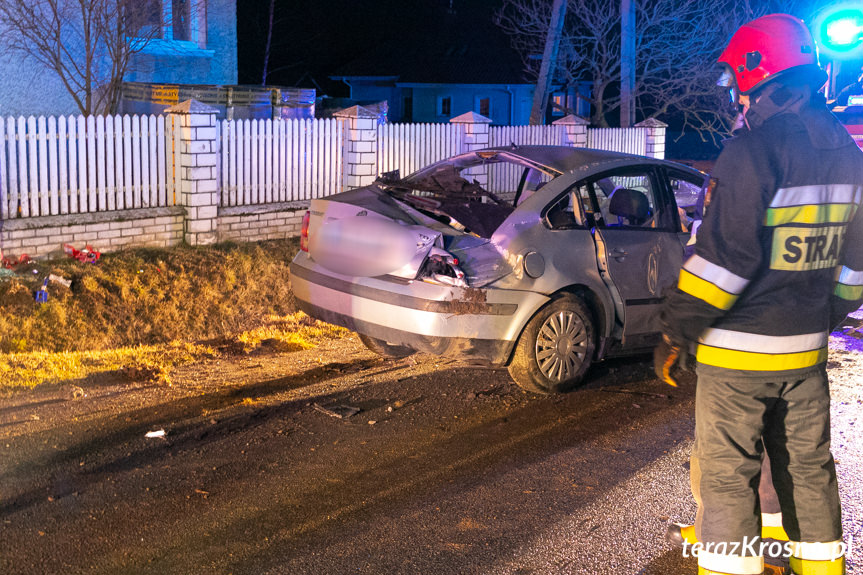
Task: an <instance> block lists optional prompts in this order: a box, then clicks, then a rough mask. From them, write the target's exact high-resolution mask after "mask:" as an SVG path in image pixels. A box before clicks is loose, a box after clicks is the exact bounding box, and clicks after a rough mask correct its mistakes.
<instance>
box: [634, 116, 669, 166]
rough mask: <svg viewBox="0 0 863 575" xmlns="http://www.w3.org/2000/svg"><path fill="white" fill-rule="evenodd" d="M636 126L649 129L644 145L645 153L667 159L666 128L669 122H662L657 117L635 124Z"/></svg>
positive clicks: (652, 156)
mask: <svg viewBox="0 0 863 575" xmlns="http://www.w3.org/2000/svg"><path fill="white" fill-rule="evenodd" d="M635 127H636V128H646V129H647V142H645V146H644V155H645V156H649V157H651V158H658V159H660V160H664V159H665V129H666V128H667V127H668V124H666V123H664V122H660V121H659V120H657V119H656V118H648V119H647V120H645V121H643V122H639V123H638V124H636V125H635Z"/></svg>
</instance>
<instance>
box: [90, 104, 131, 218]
mask: <svg viewBox="0 0 863 575" xmlns="http://www.w3.org/2000/svg"><path fill="white" fill-rule="evenodd" d="M105 144H106V138H105V117H104V116H96V154H97V155H96V178H97V181H98V183H99V186H98V203H97V208H96V209H95V210H93V209H92V208H93V206H92V205H91V206H90V208H91V211H100V212H101V211H102V210H105V209H107V207H108V162H107V160H108V158H107V150H106V149H105V147H106V146H105ZM90 162H91V163H92V162H93V160H92V159H91V160H90ZM117 163H119V158H117ZM124 207H125V206H124Z"/></svg>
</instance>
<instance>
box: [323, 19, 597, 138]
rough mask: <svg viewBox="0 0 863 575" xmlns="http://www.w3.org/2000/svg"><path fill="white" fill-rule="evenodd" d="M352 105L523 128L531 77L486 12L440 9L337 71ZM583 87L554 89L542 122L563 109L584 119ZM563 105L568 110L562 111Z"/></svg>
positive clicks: (399, 115)
mask: <svg viewBox="0 0 863 575" xmlns="http://www.w3.org/2000/svg"><path fill="white" fill-rule="evenodd" d="M330 79H332V80H336V81H340V82H342V83H343V84H344V85H345V86H346V87H347V88H348V91H349V99H350V100H351V101H353V102H355V103H363V102H379V101H383V100H386V101H387V102H388V108H389V113H388V120H389V121H390V122H417V123H419V122H430V123H440V122H447V121H449V120H450V119H451V118H454V117H456V116H459V115H461V114H463V113H465V112H471V111H473V112H476V113H477V114H480V115H482V116H485V117H487V118H490V119H491V121H492V123H493V124H498V125H524V124H527V123H528V120H529V118H530V110H531V107H532V105H533V91H534V87H535V84H534V81H533V80H531V79H530V78H528V77H527V75H526V74H525V72H524V65H523V62H522V59H521V56H520V55H519V54H518V53H517V52H516V51H515V50H513V48H512V47H511V45H510V41H509V37H508V36H507V35H506V34H505V33H504V32H503V31H502V30H500V29H499V28H498V27H497V26H495V25H494V23H493V22H492V20H491V12H489V11H488V10H487V9H483V10H470V9H469V7H467V8H465V9H462V10H458V11H455V10H452V9H450V10H449V11H446V10H442V11H441V14H440V17H439V18H438V19H437V21H435V22H429V23H427V26H424V27H423V28H422V29H421V30H412V31H411V32H410V33H405V34H403V35H402V37H401V38H395V39H390V40H388V41H387V42H385V43H384V44H381V45H379V46H377V47H375V48H373V49H371V50H369V51H367V52H366V53H364V54H362V55H361V56H360V57H358V58H357V59H356V60H354V61H352V62H349V63H348V64H346V65H344V66H342V67H341V68H340V69H338V70H336V71H335V72H334V73H333V74H332V75H331V76H330ZM588 90H589V85H588V84H586V83H585V84H583V85H577V86H570V87H567V88H566V89H563V88H561V87H560V86H555V87H553V91H554V93H553V94H552V97H551V101H552V102H553V103H557V105H558V106H559V108H555V107H553V106H551V105H549V107H548V114H547V120H548V121H552V120H555V119H557V118H558V117H563V116H564V115H566V114H568V113H573V112H574V113H577V114H578V115H583V116H589V115H590V109H589V105H588V103H587V101H586V100H584V99H582V98H579V97H578V94H579V92H580V93H581V94H587V93H589V92H588ZM564 107H566V108H568V109H569V111H565V110H564V109H563V108H564Z"/></svg>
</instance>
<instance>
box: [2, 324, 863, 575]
mask: <svg viewBox="0 0 863 575" xmlns="http://www.w3.org/2000/svg"><path fill="white" fill-rule="evenodd" d="M854 365H855V366H857V365H858V364H854ZM839 367H840V368H841V367H842V365H841V361H840V365H839ZM849 369H851V368H849ZM854 369H856V368H854ZM85 391H86V396H85V397H82V398H77V399H72V395H71V394H70V393H69V390H68V389H67V388H60V389H49V390H44V391H38V392H35V393H31V394H27V395H19V396H15V397H12V398H7V399H3V400H0V573H4V574H13V573H15V574H17V573H28V574H29V573H34V574H35V573H39V574H43V573H84V572H86V573H160V574H161V573H238V574H239V573H250V574H269V573H272V574H282V573H285V574H305V573H308V574H329V573H332V574H343V573H375V574H402V573H434V574H438V573H441V574H445V573H453V574H455V573H459V574H464V573H476V574H480V573H482V574H485V573H507V574H519V575H526V574H549V573H560V574H564V573H566V574H570V573H571V574H580V573H585V574H587V573H591V574H603V573H609V574H610V573H614V574H620V573H641V574H648V575H660V574H661V575H665V574H673V573H694V572H695V567H694V562H693V561H692V560H691V559H684V558H682V557H681V555H680V553H679V552H678V551H676V550H673V549H671V548H670V547H668V546H667V545H666V544H665V542H664V541H663V533H664V530H665V525H666V524H667V522H668V521H669V520H691V519H692V517H693V515H694V506H693V503H692V501H691V496H690V495H689V488H688V471H687V457H688V451H689V446H690V445H691V440H692V429H693V421H692V411H693V395H694V385H693V382H692V381H691V380H689V381H688V382H687V383H686V384H685V385H684V386H682V387H681V388H679V389H677V390H673V389H671V388H668V387H667V386H664V385H663V384H660V383H659V382H657V381H656V380H655V379H654V378H653V377H652V372H651V370H650V368H649V365H648V362H647V361H646V360H645V358H640V359H635V360H615V361H610V362H606V363H604V364H602V365H600V366H599V367H598V368H597V369H595V370H594V372H593V376H592V377H591V379H590V381H589V382H588V383H587V384H586V385H585V386H583V387H582V388H580V389H578V390H576V391H575V392H573V393H570V394H567V395H565V396H557V397H542V396H535V395H528V394H524V393H523V392H521V391H520V390H519V389H518V388H517V387H516V386H515V385H514V384H512V383H511V382H510V380H509V378H508V376H507V374H506V372H505V371H504V370H491V369H480V368H474V367H470V366H467V365H464V364H461V363H458V362H451V361H448V360H441V359H440V358H435V357H432V356H416V357H415V358H413V359H404V360H397V361H393V360H386V361H385V360H381V359H379V358H377V357H375V356H373V355H371V354H370V353H369V352H367V351H365V350H364V348H362V346H361V345H360V344H359V343H358V342H357V340H356V339H355V338H350V339H347V340H343V341H341V342H333V343H331V344H329V345H327V346H325V347H324V348H320V349H317V350H309V351H305V352H298V353H293V354H276V353H264V354H261V355H256V356H251V357H237V358H223V359H221V360H219V361H215V360H214V361H211V362H208V363H206V364H203V365H196V366H190V367H188V368H184V369H183V370H181V371H180V372H179V373H178V374H177V376H176V377H175V384H174V386H173V387H170V388H165V387H158V386H148V385H143V384H129V383H123V382H118V381H112V380H108V381H101V382H89V385H88V386H87V387H86V388H85ZM339 405H344V406H350V407H355V408H359V409H360V410H361V411H359V412H358V413H356V414H355V415H352V416H350V417H347V418H344V419H340V418H336V417H333V416H331V415H328V414H327V413H325V411H326V410H327V409H331V408H333V407H335V406H339ZM839 407H840V408H841V413H840V414H839V415H838V418H839V419H840V420H842V421H844V422H845V423H844V424H845V425H847V426H848V429H849V430H853V427H851V426H853V421H854V420H856V418H857V415H858V414H859V412H860V411H861V410H863V407H861V405H860V403H854V402H851V401H848V402H840V405H839ZM320 408H323V409H320ZM846 420H847V421H846ZM159 430H164V431H165V436H164V437H156V438H148V437H146V436H145V434H146V433H147V432H151V431H159ZM843 433H844V432H843ZM842 437H843V447H842V448H841V449H846V447H845V445H844V444H845V441H844V438H845V436H844V435H843V436H842ZM851 444H853V445H851V447H850V449H852V451H853V450H857V451H860V445H859V444H860V441H858V440H856V439H854V440H853V441H851ZM849 445H850V444H849ZM857 451H854V453H857ZM843 453H844V452H843ZM852 466H853V469H854V471H853V473H852V474H851V479H849V481H851V482H852V483H853V485H852V486H851V491H850V492H849V491H848V490H847V489H846V491H845V492H843V497H846V498H847V497H857V495H858V494H859V482H857V481H856V480H855V479H854V478H855V477H859V475H858V473H859V471H860V470H859V467H860V466H861V464H858V463H856V461H854V462H853V463H852V459H851V458H850V456H849V458H847V459H846V462H845V463H843V464H842V465H841V466H840V468H841V470H842V471H845V470H846V469H849V468H851V467H852ZM856 505H857V503H854V504H853V505H852V507H854V506H856ZM849 520H850V521H852V522H853V517H850V518H849ZM851 529H852V530H855V529H856V530H857V532H859V530H860V525H859V523H856V524H851ZM850 572H852V573H853V570H851V571H850Z"/></svg>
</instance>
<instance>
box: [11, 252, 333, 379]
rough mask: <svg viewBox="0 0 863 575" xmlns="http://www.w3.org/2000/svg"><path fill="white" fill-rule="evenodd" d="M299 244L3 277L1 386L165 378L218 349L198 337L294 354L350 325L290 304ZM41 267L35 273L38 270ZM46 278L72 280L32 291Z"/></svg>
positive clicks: (62, 266)
mask: <svg viewBox="0 0 863 575" xmlns="http://www.w3.org/2000/svg"><path fill="white" fill-rule="evenodd" d="M297 250H298V243H297V241H296V240H286V241H272V242H263V243H259V244H242V245H235V244H223V245H218V246H213V247H209V248H190V247H177V248H173V249H168V250H155V249H152V250H126V251H122V252H117V253H113V254H106V255H104V256H103V257H102V259H101V260H100V261H99V262H98V263H97V264H95V265H94V264H83V263H80V262H77V261H74V260H71V259H68V258H67V259H61V260H49V261H39V262H35V263H32V264H28V265H27V266H25V267H21V268H19V269H17V270H16V272H17V274H16V275H15V276H14V277H13V278H12V279H4V280H3V281H0V389H4V388H5V389H6V390H9V389H21V388H31V387H34V386H37V385H43V384H53V383H58V382H63V381H74V380H82V379H85V378H88V377H91V376H93V375H98V374H104V373H108V372H119V373H122V374H125V375H126V376H128V377H129V378H132V379H136V380H141V379H145V380H152V381H158V382H167V383H169V382H170V369H171V368H172V367H173V366H176V365H180V364H184V363H189V362H193V361H197V360H199V359H201V358H205V357H209V356H213V355H215V354H217V353H218V352H217V351H216V350H214V349H213V347H210V346H208V345H204V344H200V343H191V342H213V341H217V342H220V343H227V344H232V343H233V344H235V345H228V348H230V349H236V348H241V349H242V350H243V351H245V352H250V351H252V350H254V349H256V348H258V347H263V348H267V349H270V350H272V351H276V352H290V351H297V350H301V349H307V348H310V347H314V345H315V343H316V342H318V341H320V340H322V339H326V338H338V337H341V336H342V335H343V334H344V333H346V330H344V329H342V328H337V327H335V326H331V325H329V324H324V323H320V322H317V321H315V320H312V319H311V318H309V317H308V316H306V315H305V314H303V313H302V312H296V311H295V309H294V303H293V295H292V294H291V290H290V282H289V277H288V276H289V274H288V264H289V262H290V260H291V259H292V258H293V256H294V254H295V253H296V252H297ZM34 270H35V272H34ZM49 273H53V274H55V275H58V276H63V277H65V278H67V279H70V280H72V285H71V287H70V288H66V287H64V286H62V285H60V284H57V283H51V284H49V287H48V292H49V299H48V302H47V303H44V304H38V303H36V301H35V300H34V297H33V293H34V291H35V290H37V289H38V288H39V286H41V285H42V281H43V279H44V278H45V277H47V276H48V274H49Z"/></svg>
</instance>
